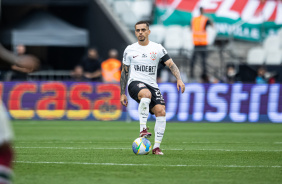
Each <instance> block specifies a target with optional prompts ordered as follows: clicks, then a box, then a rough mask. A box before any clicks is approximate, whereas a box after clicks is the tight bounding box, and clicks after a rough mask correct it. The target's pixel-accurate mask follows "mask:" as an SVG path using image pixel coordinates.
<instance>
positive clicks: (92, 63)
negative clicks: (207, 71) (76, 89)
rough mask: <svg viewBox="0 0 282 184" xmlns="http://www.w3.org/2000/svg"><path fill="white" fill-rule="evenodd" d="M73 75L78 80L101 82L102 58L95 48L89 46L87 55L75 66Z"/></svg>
mask: <svg viewBox="0 0 282 184" xmlns="http://www.w3.org/2000/svg"><path fill="white" fill-rule="evenodd" d="M72 76H73V77H74V78H75V79H77V80H85V81H95V82H101V81H102V80H101V76H102V73H101V59H100V57H99V54H98V51H97V49H95V48H89V49H88V53H87V56H85V57H83V58H82V60H81V62H80V63H79V64H78V65H77V66H76V67H75V68H74V71H73V72H72Z"/></svg>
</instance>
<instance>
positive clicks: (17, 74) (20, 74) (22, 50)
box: [8, 44, 40, 81]
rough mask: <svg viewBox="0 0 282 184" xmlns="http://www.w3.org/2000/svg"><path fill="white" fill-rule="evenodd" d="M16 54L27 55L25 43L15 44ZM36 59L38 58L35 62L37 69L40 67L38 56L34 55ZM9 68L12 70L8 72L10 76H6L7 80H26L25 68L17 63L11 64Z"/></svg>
mask: <svg viewBox="0 0 282 184" xmlns="http://www.w3.org/2000/svg"><path fill="white" fill-rule="evenodd" d="M16 55H17V56H25V55H29V53H28V52H27V48H26V46H25V45H22V44H20V45H17V46H16ZM36 59H37V60H38V62H37V66H36V70H37V69H39V67H40V60H39V58H38V57H36ZM11 68H12V69H13V70H14V71H12V73H11V74H10V77H8V80H17V81H22V80H27V76H28V74H27V72H26V69H25V68H22V67H20V66H18V65H15V64H14V65H11ZM33 71H35V70H33Z"/></svg>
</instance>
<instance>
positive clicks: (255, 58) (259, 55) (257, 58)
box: [247, 47, 266, 65]
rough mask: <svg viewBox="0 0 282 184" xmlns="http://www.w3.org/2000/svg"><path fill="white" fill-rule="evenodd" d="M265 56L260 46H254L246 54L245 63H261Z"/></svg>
mask: <svg viewBox="0 0 282 184" xmlns="http://www.w3.org/2000/svg"><path fill="white" fill-rule="evenodd" d="M265 58H266V52H265V50H264V49H263V48H262V47H254V48H252V49H250V51H249V53H248V56H247V64H249V65H262V64H264V61H265Z"/></svg>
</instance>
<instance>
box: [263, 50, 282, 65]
mask: <svg viewBox="0 0 282 184" xmlns="http://www.w3.org/2000/svg"><path fill="white" fill-rule="evenodd" d="M281 63H282V50H273V51H268V52H267V55H266V61H265V64H267V65H280V64H281Z"/></svg>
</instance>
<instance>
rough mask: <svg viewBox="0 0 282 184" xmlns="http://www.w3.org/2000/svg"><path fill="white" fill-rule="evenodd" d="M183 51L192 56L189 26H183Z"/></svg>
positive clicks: (192, 45)
mask: <svg viewBox="0 0 282 184" xmlns="http://www.w3.org/2000/svg"><path fill="white" fill-rule="evenodd" d="M182 49H183V51H184V52H185V53H187V56H188V57H191V56H192V53H193V52H192V51H193V50H194V44H193V36H192V32H191V29H190V27H187V26H185V27H183V47H182Z"/></svg>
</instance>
